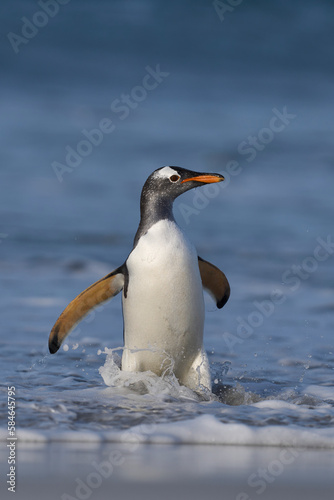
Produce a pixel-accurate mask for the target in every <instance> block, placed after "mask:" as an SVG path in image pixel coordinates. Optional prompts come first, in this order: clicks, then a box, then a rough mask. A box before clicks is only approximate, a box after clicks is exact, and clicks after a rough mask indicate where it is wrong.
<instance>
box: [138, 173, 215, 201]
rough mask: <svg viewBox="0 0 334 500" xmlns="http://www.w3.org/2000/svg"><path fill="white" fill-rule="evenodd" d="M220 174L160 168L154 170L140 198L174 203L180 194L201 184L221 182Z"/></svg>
mask: <svg viewBox="0 0 334 500" xmlns="http://www.w3.org/2000/svg"><path fill="white" fill-rule="evenodd" d="M223 180H224V177H223V176H222V175H220V174H207V173H204V172H194V171H193V170H186V169H185V168H181V167H161V168H158V169H157V170H155V171H154V172H153V173H152V174H151V175H150V176H149V177H148V179H147V181H146V182H145V184H144V187H143V191H142V197H143V196H144V198H145V199H146V200H147V201H149V199H150V198H153V199H156V198H160V199H165V200H166V199H169V200H171V201H174V200H175V198H177V197H178V196H180V194H182V193H185V192H186V191H189V189H193V188H196V187H199V186H202V185H203V184H209V183H212V182H220V181H223Z"/></svg>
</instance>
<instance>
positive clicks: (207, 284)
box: [198, 257, 230, 309]
mask: <svg viewBox="0 0 334 500" xmlns="http://www.w3.org/2000/svg"><path fill="white" fill-rule="evenodd" d="M198 265H199V272H200V274H201V278H202V284H203V287H204V288H206V289H207V290H208V291H209V292H210V293H211V294H212V295H213V297H214V298H215V300H216V304H217V307H218V309H221V308H222V307H223V306H224V305H225V304H226V302H227V301H228V299H229V297H230V285H229V282H228V281H227V278H226V276H225V274H224V273H223V271H221V270H220V269H218V267H216V266H214V265H213V264H210V262H207V261H206V260H204V259H202V258H201V257H198Z"/></svg>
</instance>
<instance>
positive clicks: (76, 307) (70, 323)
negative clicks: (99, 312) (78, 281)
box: [49, 266, 125, 354]
mask: <svg viewBox="0 0 334 500" xmlns="http://www.w3.org/2000/svg"><path fill="white" fill-rule="evenodd" d="M124 282H125V275H124V271H123V266H121V267H119V268H118V269H116V270H115V271H113V272H112V273H110V274H108V275H107V276H105V277H104V278H102V279H100V280H99V281H96V283H93V284H92V285H91V286H89V287H88V288H86V290H84V291H83V292H81V293H80V294H79V295H78V296H77V297H76V298H75V299H73V300H72V302H70V303H69V304H68V306H67V307H66V309H65V310H64V311H63V312H62V313H61V315H60V316H59V318H58V319H57V321H56V323H55V324H54V326H53V328H52V330H51V333H50V336H49V351H50V352H51V354H54V353H55V352H57V351H58V349H59V347H60V346H61V344H62V342H63V340H64V339H65V338H66V337H67V335H68V334H69V333H70V332H71V331H72V330H73V328H74V327H75V326H76V325H77V324H78V323H79V321H81V320H82V319H83V318H84V317H85V316H86V315H87V314H88V313H89V312H90V311H91V310H92V309H94V307H96V306H98V305H99V304H101V303H102V302H105V301H107V300H109V299H111V298H112V297H114V296H115V295H117V294H118V293H119V292H120V291H121V290H122V288H123V286H124Z"/></svg>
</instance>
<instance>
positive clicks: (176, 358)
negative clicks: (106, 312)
mask: <svg viewBox="0 0 334 500" xmlns="http://www.w3.org/2000/svg"><path fill="white" fill-rule="evenodd" d="M126 265H127V269H128V273H129V283H128V289H127V295H126V297H124V296H123V315H124V340H125V352H124V355H123V369H125V370H152V371H154V372H155V373H158V374H160V372H161V371H162V370H163V367H164V366H166V362H165V361H166V360H167V363H168V360H169V361H170V363H171V364H173V366H174V372H177V371H179V368H178V365H179V364H180V363H183V365H184V366H187V365H189V364H191V363H192V361H193V359H194V357H196V355H197V354H198V352H199V350H200V349H201V348H202V342H203V326H204V301H203V291H202V282H201V277H200V273H199V268H198V258H197V253H196V250H195V248H194V247H193V245H192V244H191V243H190V242H189V241H188V240H187V238H186V237H185V235H184V234H183V233H182V231H181V229H180V228H179V227H178V226H177V225H176V223H175V222H172V221H168V220H162V221H159V222H157V223H156V224H154V225H153V226H152V227H151V228H150V229H149V230H148V232H147V233H146V234H145V235H144V236H142V237H141V238H140V239H139V241H138V244H137V246H136V247H135V248H134V250H133V251H132V253H131V254H130V256H129V258H128V260H127V262H126Z"/></svg>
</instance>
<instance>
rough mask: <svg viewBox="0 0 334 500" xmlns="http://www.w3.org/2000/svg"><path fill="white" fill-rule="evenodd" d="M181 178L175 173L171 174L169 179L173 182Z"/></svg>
mask: <svg viewBox="0 0 334 500" xmlns="http://www.w3.org/2000/svg"><path fill="white" fill-rule="evenodd" d="M179 178H180V176H179V175H176V174H174V175H171V176H170V178H169V180H170V181H171V182H177V181H178V180H179Z"/></svg>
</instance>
